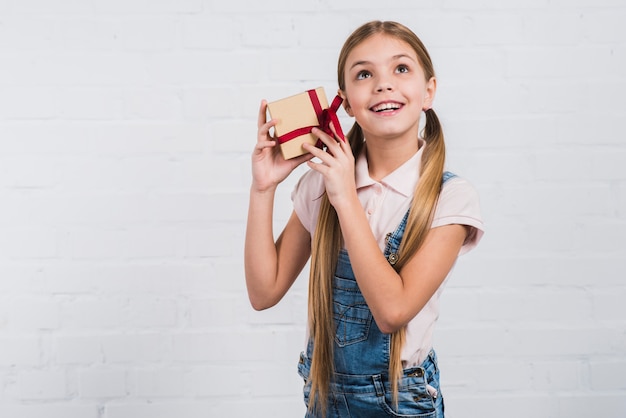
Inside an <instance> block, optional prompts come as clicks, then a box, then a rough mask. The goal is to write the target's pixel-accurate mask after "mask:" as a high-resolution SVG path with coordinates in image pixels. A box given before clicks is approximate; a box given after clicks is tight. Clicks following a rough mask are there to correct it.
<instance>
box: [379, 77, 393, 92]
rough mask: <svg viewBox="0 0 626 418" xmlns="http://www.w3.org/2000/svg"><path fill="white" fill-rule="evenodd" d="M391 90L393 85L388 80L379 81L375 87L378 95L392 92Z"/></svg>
mask: <svg viewBox="0 0 626 418" xmlns="http://www.w3.org/2000/svg"><path fill="white" fill-rule="evenodd" d="M392 90H393V84H392V83H391V81H390V80H388V79H386V78H385V79H382V78H381V79H380V80H379V82H378V84H377V86H376V92H378V93H382V92H383V91H392Z"/></svg>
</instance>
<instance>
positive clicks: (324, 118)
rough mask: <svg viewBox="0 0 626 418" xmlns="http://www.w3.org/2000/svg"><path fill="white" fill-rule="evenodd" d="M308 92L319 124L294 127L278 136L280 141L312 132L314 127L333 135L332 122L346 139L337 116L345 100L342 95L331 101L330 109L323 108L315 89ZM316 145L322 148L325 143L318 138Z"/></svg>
mask: <svg viewBox="0 0 626 418" xmlns="http://www.w3.org/2000/svg"><path fill="white" fill-rule="evenodd" d="M307 93H308V94H309V98H310V99H311V104H312V105H313V110H315V115H316V116H317V121H318V123H319V125H317V126H305V127H303V128H298V129H294V130H293V131H291V132H287V133H286V134H284V135H281V136H279V137H278V138H276V139H277V140H278V143H280V144H284V143H285V142H287V141H291V140H292V139H295V138H297V137H299V136H302V135H306V134H310V133H311V131H312V130H313V128H320V129H321V130H322V131H324V132H326V133H327V134H328V135H330V136H331V137H332V136H333V131H332V130H331V129H330V124H331V123H332V124H333V126H334V127H335V131H336V133H337V136H338V137H339V138H340V139H341V140H342V141H345V140H346V138H345V136H344V135H343V131H342V130H341V125H340V124H339V118H338V117H337V110H339V106H341V103H342V102H343V99H342V98H341V96H339V95H337V96H335V99H334V100H333V102H332V103H331V105H330V107H329V108H328V109H322V105H321V104H320V100H319V98H318V97H317V93H316V92H315V90H307ZM315 146H316V147H318V148H322V147H323V146H324V143H323V142H322V140H321V139H318V140H317V143H316V144H315Z"/></svg>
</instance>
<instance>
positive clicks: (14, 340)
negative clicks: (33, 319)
mask: <svg viewBox="0 0 626 418" xmlns="http://www.w3.org/2000/svg"><path fill="white" fill-rule="evenodd" d="M41 352H42V345H41V339H40V338H39V337H38V336H16V335H11V336H6V335H5V336H2V337H1V338H0V366H2V367H15V368H21V367H34V366H43V364H42V360H43V358H42V354H41Z"/></svg>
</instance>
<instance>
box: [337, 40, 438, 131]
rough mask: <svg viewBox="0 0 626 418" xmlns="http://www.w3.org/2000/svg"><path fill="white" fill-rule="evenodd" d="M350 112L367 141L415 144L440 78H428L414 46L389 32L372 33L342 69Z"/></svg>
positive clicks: (354, 51)
mask: <svg viewBox="0 0 626 418" xmlns="http://www.w3.org/2000/svg"><path fill="white" fill-rule="evenodd" d="M344 76H345V91H343V92H341V93H342V94H343V95H344V96H345V97H344V98H345V99H346V102H344V106H345V108H346V112H347V113H348V114H349V115H350V116H353V117H354V118H355V119H356V121H357V122H358V123H359V125H360V126H361V128H362V129H363V132H364V134H365V138H367V139H368V140H370V139H374V138H384V139H393V138H398V137H406V138H408V139H410V140H412V141H415V139H416V138H417V135H418V131H419V118H420V115H421V112H422V110H425V109H429V108H430V107H431V103H432V100H433V98H434V95H435V90H436V80H435V78H434V77H433V78H431V79H430V80H426V79H425V75H424V71H423V69H422V66H421V65H420V63H419V60H418V58H417V54H416V52H415V50H413V48H412V47H411V46H410V45H409V44H407V43H406V42H404V41H401V40H399V39H397V38H394V37H391V36H389V35H386V34H376V35H373V36H371V37H369V38H367V39H366V40H364V41H363V42H361V43H360V44H358V45H357V46H356V47H355V48H354V49H353V50H352V51H351V52H350V54H348V58H347V60H346V66H345V68H344Z"/></svg>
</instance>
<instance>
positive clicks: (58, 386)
mask: <svg viewBox="0 0 626 418" xmlns="http://www.w3.org/2000/svg"><path fill="white" fill-rule="evenodd" d="M15 389H16V393H15V397H16V398H17V399H21V400H55V399H57V400H59V399H65V398H66V397H67V395H68V379H67V376H66V372H65V371H63V370H47V369H43V370H36V371H21V372H19V374H18V376H17V381H16V388H15Z"/></svg>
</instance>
